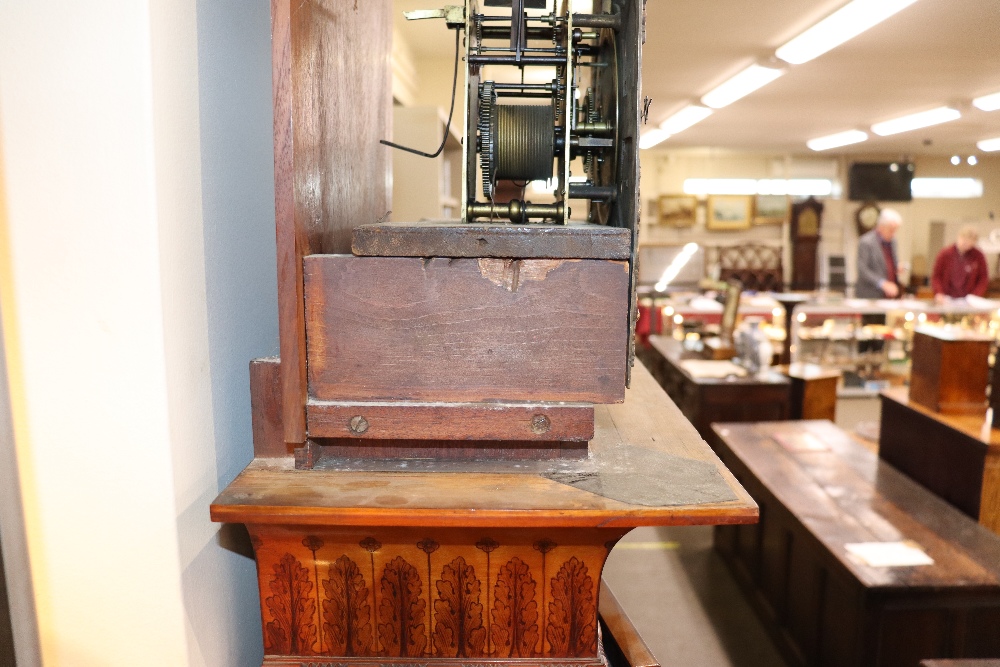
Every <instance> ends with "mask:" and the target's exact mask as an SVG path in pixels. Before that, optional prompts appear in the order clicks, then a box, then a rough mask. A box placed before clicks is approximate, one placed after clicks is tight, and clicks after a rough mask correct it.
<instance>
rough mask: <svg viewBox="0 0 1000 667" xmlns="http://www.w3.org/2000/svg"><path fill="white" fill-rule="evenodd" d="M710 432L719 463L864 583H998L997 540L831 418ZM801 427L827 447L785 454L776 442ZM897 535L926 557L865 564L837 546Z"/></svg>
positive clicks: (725, 427) (999, 546)
mask: <svg viewBox="0 0 1000 667" xmlns="http://www.w3.org/2000/svg"><path fill="white" fill-rule="evenodd" d="M713 430H714V431H715V432H716V433H717V434H718V437H719V440H720V441H721V443H722V444H723V446H724V452H726V453H727V455H726V456H724V457H723V460H724V461H727V462H728V461H732V462H733V463H734V464H735V467H734V471H736V470H737V469H739V470H743V471H745V472H746V473H749V474H751V475H752V476H753V478H754V479H755V480H757V481H758V482H759V483H760V484H762V485H763V486H764V487H766V489H767V492H768V493H769V494H771V495H773V496H774V497H775V499H777V500H778V501H779V502H780V503H781V505H782V507H785V508H787V509H788V511H790V512H792V513H793V514H794V515H795V516H796V517H798V519H799V520H800V521H801V522H802V523H803V524H804V525H805V526H807V528H808V529H809V530H810V532H811V533H812V534H813V535H814V536H815V538H816V539H817V540H819V541H820V543H822V544H823V546H824V547H825V548H826V549H827V551H829V553H830V554H831V555H832V556H833V557H834V558H836V559H837V561H838V562H839V564H840V565H841V567H843V568H844V569H845V570H847V571H849V572H850V573H851V575H852V576H853V577H854V578H856V579H857V580H858V581H860V582H861V583H862V584H863V585H865V586H866V587H869V588H882V587H900V586H902V587H906V588H908V589H913V588H914V587H921V588H926V589H934V588H936V587H944V586H953V587H959V588H976V587H982V586H985V587H988V588H992V587H1000V538H997V536H996V535H993V534H992V533H990V532H989V531H986V530H985V529H982V528H980V527H979V526H977V525H976V524H975V522H973V521H971V520H970V519H969V518H968V517H967V516H965V515H963V514H962V513H961V512H959V511H958V510H957V509H955V508H954V507H952V506H951V505H949V504H948V503H946V502H944V501H943V500H941V499H940V498H938V497H937V496H935V495H934V494H932V493H930V492H928V491H927V490H926V489H925V488H923V487H922V486H920V485H919V484H917V483H916V482H914V481H913V480H911V479H910V478H909V477H907V476H906V475H904V474H902V473H900V472H899V471H897V470H895V469H894V468H893V467H892V466H890V465H889V464H887V463H884V462H882V461H880V460H879V458H878V457H877V456H876V455H875V454H873V453H872V452H870V451H868V450H867V449H865V448H864V447H862V446H861V445H860V444H858V443H856V442H855V441H854V440H852V439H851V438H850V437H849V436H848V435H847V434H846V433H844V432H843V431H841V430H840V429H838V428H837V427H836V426H834V425H833V424H831V423H830V422H827V421H800V422H763V423H756V424H734V423H727V424H716V425H715V426H713ZM802 434H809V435H811V436H813V437H814V438H815V439H816V441H818V442H821V443H823V444H824V445H825V446H826V447H827V448H828V449H826V450H821V451H809V450H802V451H789V449H787V448H785V447H783V446H782V445H781V444H779V443H778V442H777V441H776V440H775V437H776V436H777V437H779V438H780V437H782V436H784V437H785V438H786V439H787V438H795V437H799V436H801V435H802ZM898 540H913V541H914V542H916V543H917V544H919V545H920V546H921V547H922V548H923V549H924V550H925V551H926V552H927V554H928V555H929V556H930V557H931V558H933V559H934V564H933V565H928V566H923V567H907V568H876V567H869V566H866V565H863V564H861V563H860V562H858V561H856V560H854V559H852V558H850V557H849V556H848V555H847V552H846V550H845V549H844V544H847V543H849V542H881V541H898ZM997 593H998V594H1000V588H997Z"/></svg>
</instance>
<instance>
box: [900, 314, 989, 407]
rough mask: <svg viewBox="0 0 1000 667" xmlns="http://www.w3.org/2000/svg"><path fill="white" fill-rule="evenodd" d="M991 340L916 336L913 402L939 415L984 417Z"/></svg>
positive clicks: (934, 334) (935, 334)
mask: <svg viewBox="0 0 1000 667" xmlns="http://www.w3.org/2000/svg"><path fill="white" fill-rule="evenodd" d="M990 345H991V340H990V339H989V338H986V337H978V338H971V337H969V338H955V337H953V336H949V335H948V334H946V333H938V332H933V331H920V330H917V331H915V332H914V333H913V352H912V353H911V358H912V363H911V365H910V400H911V401H913V402H915V403H919V404H920V405H923V406H924V407H927V408H930V409H931V410H934V411H936V412H943V413H948V414H983V413H985V412H986V386H987V385H988V384H989V373H990V364H989V356H990Z"/></svg>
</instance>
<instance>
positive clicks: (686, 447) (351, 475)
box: [211, 364, 757, 527]
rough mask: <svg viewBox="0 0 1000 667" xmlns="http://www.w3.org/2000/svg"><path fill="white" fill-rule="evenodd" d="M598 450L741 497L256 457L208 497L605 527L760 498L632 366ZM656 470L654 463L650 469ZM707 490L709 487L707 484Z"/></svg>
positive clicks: (748, 507) (366, 512)
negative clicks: (657, 494)
mask: <svg viewBox="0 0 1000 667" xmlns="http://www.w3.org/2000/svg"><path fill="white" fill-rule="evenodd" d="M595 421H596V432H595V437H594V440H593V441H592V442H591V445H590V447H591V452H592V455H591V456H592V457H601V456H620V455H622V453H623V452H627V451H628V450H630V449H633V448H645V449H648V450H654V451H658V452H661V453H662V454H665V455H671V456H674V457H677V460H678V461H691V462H698V463H701V462H704V463H705V464H707V465H710V466H713V467H714V468H715V469H716V470H718V473H719V476H718V479H717V482H715V484H717V485H718V492H719V493H725V494H730V495H732V496H733V497H735V500H729V501H724V502H702V503H690V504H679V505H671V506H663V507H654V506H647V505H636V504H630V503H626V502H622V501H618V500H612V499H610V498H606V497H604V496H601V495H598V494H595V493H590V492H588V491H584V490H581V489H578V488H575V487H573V486H570V485H567V484H562V483H559V482H556V481H553V480H551V479H548V478H546V477H543V476H541V475H539V474H535V473H531V472H523V473H518V472H503V471H501V472H495V473H480V472H474V473H449V474H441V473H435V472H424V473H410V472H407V473H402V472H338V471H336V470H295V469H294V467H293V462H292V460H291V459H290V458H286V459H257V460H255V461H254V462H253V463H251V464H250V465H249V466H248V467H247V468H246V469H245V470H244V471H243V472H242V473H240V475H239V476H238V477H237V478H236V479H235V480H234V481H233V483H232V484H230V485H229V486H228V487H227V488H226V489H225V490H224V491H223V492H222V493H221V494H220V495H219V497H218V498H216V500H215V502H214V503H213V504H212V510H211V511H212V519H213V520H214V521H226V522H241V523H258V524H265V523H267V524H271V523H285V524H301V525H326V524H338V525H387V526H391V525H396V526H412V525H439V526H483V525H490V526H525V527H527V526H565V527H572V526H580V527H585V526H591V527H596V526H607V527H615V526H618V527H628V526H633V527H634V526H640V525H706V524H709V525H710V524H722V523H729V524H732V523H752V522H754V521H756V519H757V506H756V505H755V504H754V502H753V500H752V499H751V498H750V496H749V495H747V493H746V492H745V491H744V490H743V488H742V487H741V486H740V485H739V483H738V482H736V480H735V479H734V478H733V476H732V475H731V474H730V473H729V471H728V470H726V468H725V466H723V465H722V463H721V462H720V461H719V459H718V458H717V457H716V456H715V454H714V453H713V452H712V450H711V449H709V447H708V445H706V444H705V442H704V441H703V440H702V439H701V438H700V437H699V436H698V434H697V432H696V431H695V430H694V428H693V427H692V426H691V424H690V423H689V422H688V421H687V420H686V419H685V418H684V417H683V415H681V414H680V412H679V411H678V410H677V408H676V407H675V406H674V405H673V403H671V402H670V400H669V399H668V398H667V397H666V395H665V394H664V393H663V390H662V389H660V388H659V387H658V386H657V385H656V383H655V381H654V380H653V378H652V377H651V376H650V375H649V373H648V372H647V371H646V370H645V369H644V368H643V367H642V366H641V365H638V364H637V365H636V367H635V372H634V382H633V386H632V388H631V389H629V391H628V395H627V397H626V401H625V403H624V404H622V405H601V406H596V407H595ZM651 472H655V471H651ZM706 491H711V489H706Z"/></svg>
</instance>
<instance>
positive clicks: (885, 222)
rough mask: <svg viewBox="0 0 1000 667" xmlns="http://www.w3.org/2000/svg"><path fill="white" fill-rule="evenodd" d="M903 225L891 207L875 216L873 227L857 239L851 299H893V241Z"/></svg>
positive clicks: (895, 284) (895, 268)
mask: <svg viewBox="0 0 1000 667" xmlns="http://www.w3.org/2000/svg"><path fill="white" fill-rule="evenodd" d="M902 224H903V217H902V216H901V215H899V213H897V212H896V211H895V210H893V209H891V208H884V209H882V212H881V213H879V216H878V222H876V223H875V228H874V229H872V230H871V231H870V232H868V233H866V234H862V235H861V238H859V239H858V279H857V280H856V281H855V282H854V296H856V297H858V298H859V299H887V298H888V299H895V298H896V297H898V296H899V293H900V289H899V283H898V282H897V273H898V269H899V267H898V265H897V264H896V257H897V256H896V242H895V241H894V240H893V238H894V237H895V236H896V232H897V231H898V230H899V227H900V225H902Z"/></svg>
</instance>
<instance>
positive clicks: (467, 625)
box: [434, 556, 486, 658]
mask: <svg viewBox="0 0 1000 667" xmlns="http://www.w3.org/2000/svg"><path fill="white" fill-rule="evenodd" d="M436 585H437V590H438V599H437V600H436V601H435V602H434V611H435V613H436V615H437V623H436V625H435V631H434V645H435V648H436V649H437V654H438V655H441V656H446V657H449V658H456V657H457V658H467V657H479V656H482V655H484V650H483V649H484V646H485V644H486V629H485V628H484V627H483V605H482V604H480V602H479V597H480V584H479V579H477V578H476V570H475V568H473V567H472V566H471V565H468V564H466V562H465V559H464V558H462V557H461V556H459V557H458V558H456V559H455V560H453V561H452V562H451V563H450V564H448V565H445V566H444V568H443V569H442V570H441V579H440V581H438V582H437V584H436Z"/></svg>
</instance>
